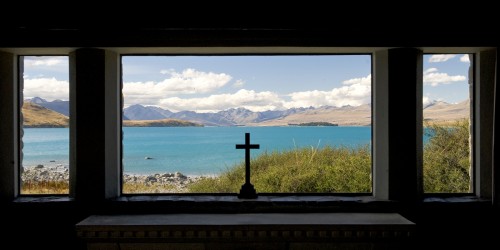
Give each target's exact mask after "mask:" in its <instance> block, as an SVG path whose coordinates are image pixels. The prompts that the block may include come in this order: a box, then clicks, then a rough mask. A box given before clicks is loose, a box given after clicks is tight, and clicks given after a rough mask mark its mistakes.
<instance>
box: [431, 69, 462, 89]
mask: <svg viewBox="0 0 500 250" xmlns="http://www.w3.org/2000/svg"><path fill="white" fill-rule="evenodd" d="M466 79H467V78H466V77H465V76H462V75H455V76H450V75H448V74H447V73H440V72H438V69H437V68H429V69H427V70H425V71H424V84H426V85H431V86H433V87H435V86H438V85H441V84H451V83H454V82H463V81H465V80H466Z"/></svg>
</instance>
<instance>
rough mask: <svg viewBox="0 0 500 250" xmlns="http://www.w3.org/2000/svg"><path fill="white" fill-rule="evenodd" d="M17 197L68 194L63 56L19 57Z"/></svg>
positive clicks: (66, 89)
mask: <svg viewBox="0 0 500 250" xmlns="http://www.w3.org/2000/svg"><path fill="white" fill-rule="evenodd" d="M20 59H21V60H20V61H21V63H22V64H23V67H22V68H24V71H23V72H22V73H23V84H21V87H22V89H21V97H22V99H23V104H22V110H21V113H22V115H21V119H22V130H21V131H22V132H21V138H20V139H21V140H22V143H21V145H22V149H21V150H22V156H21V157H22V159H21V162H22V165H21V169H20V173H21V182H20V183H21V184H20V193H21V194H68V193H69V119H70V118H69V117H70V116H69V82H68V78H69V66H68V57H67V56H23V57H21V58H20Z"/></svg>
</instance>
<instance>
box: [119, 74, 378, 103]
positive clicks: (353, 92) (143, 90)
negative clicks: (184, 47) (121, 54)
mask: <svg viewBox="0 0 500 250" xmlns="http://www.w3.org/2000/svg"><path fill="white" fill-rule="evenodd" d="M162 73H163V74H169V75H170V78H168V79H165V80H163V81H162V82H158V83H155V82H145V83H142V82H132V83H125V84H124V88H123V92H124V95H125V103H126V105H132V104H142V105H156V106H160V107H162V108H165V109H169V110H172V111H182V110H193V111H199V112H210V111H212V112H214V111H219V110H224V109H229V108H237V107H243V108H247V109H249V110H252V111H266V110H281V109H288V108H299V107H309V106H313V107H320V106H325V105H329V106H344V105H352V106H358V105H361V104H366V103H370V98H371V75H368V76H366V77H361V78H353V79H349V80H346V81H344V82H343V86H341V87H339V88H332V89H331V90H327V91H322V90H310V91H301V92H293V93H289V94H285V95H279V94H278V93H276V92H273V91H261V92H257V91H254V90H248V89H239V90H237V91H236V92H234V93H224V94H211V95H208V96H203V97H199V96H196V97H179V96H178V95H180V94H183V95H184V96H185V95H189V94H200V93H204V94H207V93H210V92H212V91H215V90H218V89H220V88H221V87H223V86H225V85H226V84H227V83H228V82H230V81H231V79H232V77H231V76H230V75H227V74H223V73H222V74H216V73H211V72H210V73H206V72H200V71H196V70H194V69H189V70H184V71H183V72H181V73H178V72H175V71H172V70H165V71H162ZM243 84H244V82H243V81H242V80H237V81H236V82H235V83H233V84H232V86H233V87H236V88H239V87H242V86H243Z"/></svg>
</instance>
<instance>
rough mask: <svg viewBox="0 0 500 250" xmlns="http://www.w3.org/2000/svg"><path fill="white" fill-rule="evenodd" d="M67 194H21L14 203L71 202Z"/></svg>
mask: <svg viewBox="0 0 500 250" xmlns="http://www.w3.org/2000/svg"><path fill="white" fill-rule="evenodd" d="M72 201H74V199H73V198H70V197H68V196H21V197H17V198H16V199H14V201H13V202H14V203H64V202H72Z"/></svg>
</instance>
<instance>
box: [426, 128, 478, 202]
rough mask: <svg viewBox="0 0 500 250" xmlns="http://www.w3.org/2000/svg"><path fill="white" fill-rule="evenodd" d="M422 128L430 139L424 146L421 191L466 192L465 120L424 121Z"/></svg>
mask: <svg viewBox="0 0 500 250" xmlns="http://www.w3.org/2000/svg"><path fill="white" fill-rule="evenodd" d="M426 128H427V129H426V135H428V136H429V137H430V139H429V142H428V143H426V144H425V146H424V192H426V193H467V192H469V190H470V189H469V184H470V155H469V153H470V147H469V134H470V132H469V131H470V130H469V121H468V120H460V121H456V122H455V123H454V124H448V125H446V126H443V125H439V124H427V125H426Z"/></svg>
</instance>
